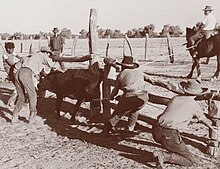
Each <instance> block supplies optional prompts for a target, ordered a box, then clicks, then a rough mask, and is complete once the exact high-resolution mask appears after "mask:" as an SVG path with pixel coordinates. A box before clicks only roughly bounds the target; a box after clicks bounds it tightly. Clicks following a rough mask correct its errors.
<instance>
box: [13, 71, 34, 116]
mask: <svg viewBox="0 0 220 169" xmlns="http://www.w3.org/2000/svg"><path fill="white" fill-rule="evenodd" d="M15 87H16V90H17V93H18V100H17V103H16V105H15V109H14V111H13V115H15V116H16V115H18V113H19V111H20V110H21V108H22V105H23V103H24V102H25V91H26V92H27V94H28V97H29V109H30V112H37V109H36V104H37V94H36V90H35V87H34V82H33V73H32V70H31V69H29V68H25V67H22V68H20V69H19V70H18V71H17V72H16V74H15Z"/></svg>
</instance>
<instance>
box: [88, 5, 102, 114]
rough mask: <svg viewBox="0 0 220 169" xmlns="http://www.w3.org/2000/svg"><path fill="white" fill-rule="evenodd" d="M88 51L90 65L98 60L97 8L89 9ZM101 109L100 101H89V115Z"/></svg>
mask: <svg viewBox="0 0 220 169" xmlns="http://www.w3.org/2000/svg"><path fill="white" fill-rule="evenodd" d="M88 35H89V53H90V54H94V55H93V58H92V60H91V61H89V65H90V66H91V65H92V64H94V63H95V62H99V55H98V53H99V50H98V49H99V46H98V45H99V44H98V31H97V10H96V9H90V16H89V34H88ZM95 90H96V91H97V97H99V98H100V97H101V92H100V86H98V87H97V88H96V89H95ZM100 111H101V103H100V101H99V102H96V103H94V102H90V117H91V118H93V117H95V116H96V115H98V114H100Z"/></svg>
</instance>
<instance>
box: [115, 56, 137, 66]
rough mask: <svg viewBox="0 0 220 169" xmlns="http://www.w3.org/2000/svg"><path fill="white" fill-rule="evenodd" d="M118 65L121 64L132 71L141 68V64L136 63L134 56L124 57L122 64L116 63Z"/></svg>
mask: <svg viewBox="0 0 220 169" xmlns="http://www.w3.org/2000/svg"><path fill="white" fill-rule="evenodd" d="M116 64H119V65H121V66H124V67H126V68H130V69H134V68H138V67H139V64H138V63H135V62H134V58H133V57H132V56H124V58H123V60H122V62H121V63H118V62H116Z"/></svg>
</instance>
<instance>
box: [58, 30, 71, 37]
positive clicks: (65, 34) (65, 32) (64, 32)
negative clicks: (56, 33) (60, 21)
mask: <svg viewBox="0 0 220 169" xmlns="http://www.w3.org/2000/svg"><path fill="white" fill-rule="evenodd" d="M60 35H61V36H63V37H64V38H66V39H71V38H72V32H71V30H70V29H67V28H63V29H62V30H61V32H60Z"/></svg>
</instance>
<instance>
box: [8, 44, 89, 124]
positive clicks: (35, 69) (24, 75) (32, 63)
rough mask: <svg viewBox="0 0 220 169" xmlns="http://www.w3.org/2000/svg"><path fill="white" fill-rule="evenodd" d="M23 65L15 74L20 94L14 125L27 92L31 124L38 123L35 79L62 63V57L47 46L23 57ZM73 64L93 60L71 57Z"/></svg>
mask: <svg viewBox="0 0 220 169" xmlns="http://www.w3.org/2000/svg"><path fill="white" fill-rule="evenodd" d="M22 59H23V63H22V66H21V68H20V69H19V70H18V71H17V72H16V74H15V87H16V90H17V92H18V100H17V103H16V105H15V109H14V110H13V116H12V120H11V122H12V123H15V122H18V116H19V112H20V110H21V108H22V105H23V103H24V102H25V92H26V93H27V95H28V97H29V111H30V115H29V119H28V121H29V123H30V124H32V123H35V122H36V115H37V108H36V104H37V93H36V90H35V87H36V83H35V81H36V80H34V79H35V78H38V77H39V74H40V72H41V71H42V70H43V69H51V68H52V67H53V66H54V65H55V64H54V61H60V57H58V56H57V55H53V53H52V51H51V50H50V48H49V47H47V46H42V47H41V49H40V51H39V52H37V53H35V54H33V55H31V56H27V57H22ZM68 59H71V60H70V61H71V62H83V61H87V60H91V55H90V54H89V55H85V56H82V57H69V58H68Z"/></svg>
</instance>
